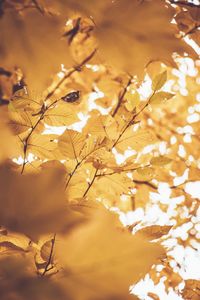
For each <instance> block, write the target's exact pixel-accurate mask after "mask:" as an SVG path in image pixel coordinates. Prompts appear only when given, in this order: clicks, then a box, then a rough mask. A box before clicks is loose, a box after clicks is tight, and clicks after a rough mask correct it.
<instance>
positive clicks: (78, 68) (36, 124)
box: [21, 49, 97, 174]
mask: <svg viewBox="0 0 200 300" xmlns="http://www.w3.org/2000/svg"><path fill="white" fill-rule="evenodd" d="M96 51H97V50H96V49H95V50H94V51H93V52H92V53H91V54H90V55H89V56H88V57H86V58H85V59H84V60H83V61H82V62H81V63H80V64H78V65H77V66H75V67H73V68H72V69H71V70H70V71H69V72H68V73H67V74H66V75H65V76H64V77H63V78H62V79H61V80H60V81H59V82H58V83H57V85H56V86H55V87H54V89H53V90H52V91H51V92H49V93H48V94H47V96H46V97H45V99H44V102H45V101H46V100H47V99H49V98H50V97H51V96H53V95H54V93H55V92H56V90H57V89H58V88H59V87H60V86H61V84H62V83H63V82H64V81H65V80H66V79H67V78H69V77H70V76H71V75H72V74H73V73H74V72H77V71H80V69H81V68H82V67H83V66H84V65H85V64H86V63H87V62H88V61H89V60H90V59H91V58H92V57H93V56H94V55H95V53H96ZM58 101H60V99H56V100H55V101H54V102H53V103H51V104H50V105H49V106H46V107H45V108H44V109H43V110H42V108H41V115H40V117H39V119H38V120H37V122H36V123H35V125H34V126H33V127H32V128H31V130H30V132H29V134H28V135H27V137H26V139H25V140H24V141H23V144H24V153H23V156H24V160H23V164H22V170H21V174H23V172H24V169H25V165H26V163H27V162H26V156H27V149H28V142H29V139H30V137H31V136H32V133H33V132H34V130H35V129H36V127H37V126H38V125H39V124H40V122H41V120H42V119H43V118H44V116H45V114H46V112H47V111H48V110H49V109H50V108H52V107H53V106H54V105H55V104H56V103H57V102H58ZM43 106H44V104H43ZM43 106H42V107H43Z"/></svg>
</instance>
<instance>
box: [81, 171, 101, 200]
mask: <svg viewBox="0 0 200 300" xmlns="http://www.w3.org/2000/svg"><path fill="white" fill-rule="evenodd" d="M97 173H98V169H96V171H95V173H94V176H93V178H92V181H91V182H90V183H89V184H88V187H87V190H86V191H85V193H84V195H83V198H84V197H85V196H86V195H87V193H88V192H89V190H90V189H91V187H92V185H93V183H94V181H95V179H96V178H97V176H98V175H97Z"/></svg>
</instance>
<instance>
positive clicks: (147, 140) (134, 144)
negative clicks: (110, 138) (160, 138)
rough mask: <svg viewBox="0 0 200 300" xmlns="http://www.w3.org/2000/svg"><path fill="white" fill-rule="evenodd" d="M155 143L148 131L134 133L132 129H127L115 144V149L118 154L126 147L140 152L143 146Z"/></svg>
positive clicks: (153, 137)
mask: <svg viewBox="0 0 200 300" xmlns="http://www.w3.org/2000/svg"><path fill="white" fill-rule="evenodd" d="M155 141H156V139H155V136H154V135H153V134H152V133H151V132H150V131H148V130H138V131H136V132H134V131H133V127H129V128H128V130H126V132H125V133H124V134H123V135H122V137H121V138H120V139H119V141H118V142H117V144H116V148H117V150H118V151H120V152H124V151H125V150H127V149H128V147H130V148H132V149H134V150H136V151H140V150H142V149H143V148H144V147H145V146H147V145H149V144H153V143H154V142H155Z"/></svg>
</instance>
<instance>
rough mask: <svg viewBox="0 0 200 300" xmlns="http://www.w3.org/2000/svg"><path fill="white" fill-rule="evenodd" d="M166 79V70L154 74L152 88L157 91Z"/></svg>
mask: <svg viewBox="0 0 200 300" xmlns="http://www.w3.org/2000/svg"><path fill="white" fill-rule="evenodd" d="M166 81H167V71H164V72H162V73H160V74H158V75H156V76H155V77H154V78H153V80H152V90H153V91H158V90H160V89H161V88H162V87H163V85H164V84H165V83H166Z"/></svg>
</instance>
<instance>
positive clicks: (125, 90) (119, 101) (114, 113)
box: [112, 76, 133, 117]
mask: <svg viewBox="0 0 200 300" xmlns="http://www.w3.org/2000/svg"><path fill="white" fill-rule="evenodd" d="M132 79H133V77H132V76H130V78H129V80H128V82H127V84H126V86H125V87H124V89H123V91H122V92H120V95H119V98H118V103H117V106H116V107H115V109H114V111H113V113H112V117H114V116H115V115H116V113H117V112H118V110H119V108H120V106H121V103H122V101H123V99H124V96H125V94H126V92H127V89H128V87H129V85H130V84H131V82H132Z"/></svg>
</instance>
